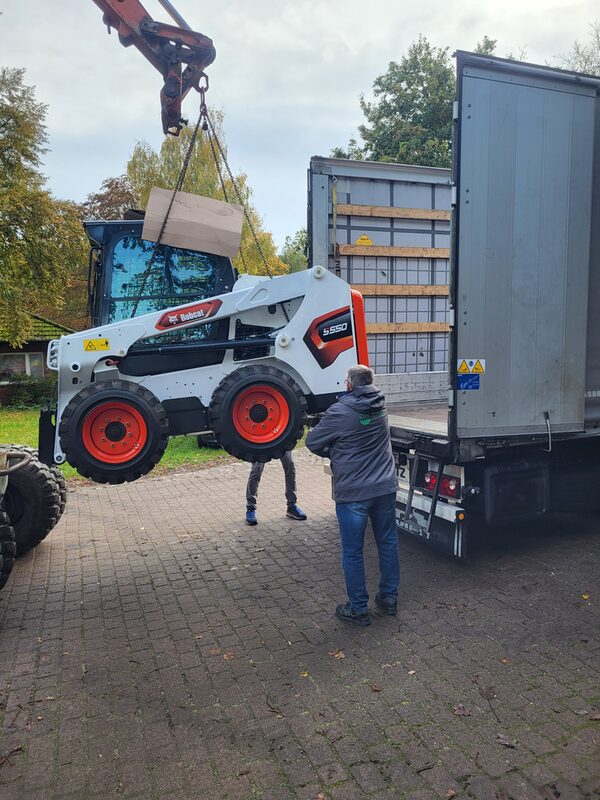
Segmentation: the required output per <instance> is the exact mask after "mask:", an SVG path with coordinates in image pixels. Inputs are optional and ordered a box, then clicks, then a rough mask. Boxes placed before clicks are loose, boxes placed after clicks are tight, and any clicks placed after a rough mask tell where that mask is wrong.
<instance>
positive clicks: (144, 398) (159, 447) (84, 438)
mask: <svg viewBox="0 0 600 800" xmlns="http://www.w3.org/2000/svg"><path fill="white" fill-rule="evenodd" d="M111 404H119V406H120V407H121V408H122V409H124V411H121V412H119V415H117V416H115V414H114V413H113V411H112V410H110V411H107V412H106V413H108V414H109V415H110V416H109V417H107V420H108V424H109V425H111V426H113V429H112V432H109V430H108V425H107V429H106V433H105V437H107V438H101V437H102V435H103V433H104V431H103V428H102V427H101V426H100V423H101V422H102V420H101V419H99V418H98V416H95V415H99V414H100V410H99V409H101V408H110V405H111ZM102 413H104V412H102ZM120 414H122V415H123V421H121V416H120ZM111 417H114V419H111ZM127 420H132V422H128V421H127ZM136 420H137V421H138V422H136ZM126 425H127V426H132V431H133V432H132V431H129V432H128V431H127V428H126V427H125V426H126ZM142 427H143V428H145V430H144V431H143V432H141V431H142ZM58 435H59V437H60V445H61V448H62V450H63V452H64V454H65V456H66V459H67V461H68V462H69V464H71V466H72V467H74V468H75V469H76V470H77V471H78V472H79V474H80V475H83V476H84V477H86V478H91V479H92V480H93V481H96V483H113V484H115V483H124V482H125V481H135V480H137V479H138V478H140V477H141V476H142V475H145V474H146V473H147V472H150V470H151V469H153V468H154V467H155V466H156V464H158V462H159V461H160V459H161V458H162V455H163V453H164V452H165V449H166V447H167V444H168V441H169V420H168V418H167V413H166V411H165V409H164V407H163V405H162V403H160V401H159V400H158V398H157V397H155V395H153V394H152V392H149V391H148V389H145V388H144V387H143V386H140V385H139V384H137V383H133V382H132V381H121V380H114V381H105V382H102V383H94V384H92V385H91V386H87V387H86V388H85V389H83V390H82V391H81V392H79V394H76V395H75V397H73V398H72V399H71V400H70V402H69V403H68V405H67V407H66V408H65V410H64V411H63V414H62V417H61V420H60V425H59V427H58ZM130 435H131V436H133V439H132V440H131V441H129V440H128V439H127V438H126V437H127V436H130ZM121 445H123V446H124V447H129V449H128V450H126V451H123V456H124V458H123V459H122V460H121V461H119V462H117V463H115V462H110V461H109V459H110V458H111V457H113V456H114V455H115V454H116V456H117V457H118V458H120V456H119V453H118V450H117V446H119V447H120V446H121ZM100 448H104V449H107V450H110V449H111V448H112V449H114V453H113V452H108V454H105V452H104V451H103V450H101V449H100ZM104 459H106V460H104Z"/></svg>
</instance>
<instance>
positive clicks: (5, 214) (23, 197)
mask: <svg viewBox="0 0 600 800" xmlns="http://www.w3.org/2000/svg"><path fill="white" fill-rule="evenodd" d="M24 77H25V71H24V70H23V69H8V68H1V69H0V324H1V325H2V327H3V329H4V330H6V331H7V338H8V341H9V342H10V343H11V344H12V345H14V346H19V345H20V344H22V343H23V342H24V341H26V339H27V335H28V333H30V330H31V320H30V317H29V315H28V313H27V312H28V311H38V310H41V309H47V308H48V307H53V308H55V309H58V308H60V307H61V305H62V303H63V301H64V296H65V291H66V289H67V288H68V286H69V279H70V276H71V274H72V273H73V272H75V271H76V270H77V268H78V267H80V265H81V263H82V262H83V263H85V250H86V248H85V241H84V234H83V231H82V230H81V226H80V224H79V209H78V207H77V206H76V205H75V204H74V203H69V202H67V201H62V200H56V199H55V198H54V197H52V195H51V194H50V192H48V191H47V190H46V189H45V188H44V183H45V178H44V177H43V176H42V175H41V173H40V172H39V167H40V162H41V157H42V155H43V153H44V152H45V151H46V148H45V145H46V141H47V136H46V127H45V115H46V106H44V105H43V104H42V103H38V102H36V100H35V92H34V89H33V87H31V86H26V85H25V83H24Z"/></svg>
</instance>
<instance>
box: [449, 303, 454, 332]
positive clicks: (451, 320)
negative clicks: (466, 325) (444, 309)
mask: <svg viewBox="0 0 600 800" xmlns="http://www.w3.org/2000/svg"><path fill="white" fill-rule="evenodd" d="M448 325H450V327H451V328H453V327H454V309H453V308H449V309H448Z"/></svg>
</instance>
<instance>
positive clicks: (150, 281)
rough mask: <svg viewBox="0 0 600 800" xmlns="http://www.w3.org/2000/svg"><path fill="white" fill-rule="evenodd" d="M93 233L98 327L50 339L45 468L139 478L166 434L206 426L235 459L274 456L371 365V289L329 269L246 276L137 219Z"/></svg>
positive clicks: (43, 422)
mask: <svg viewBox="0 0 600 800" xmlns="http://www.w3.org/2000/svg"><path fill="white" fill-rule="evenodd" d="M86 230H87V234H88V237H89V239H90V243H91V245H92V248H91V257H90V306H91V313H92V319H93V321H94V322H95V323H96V327H93V328H91V329H90V330H86V331H83V332H81V333H75V334H71V335H69V336H63V337H62V338H61V339H59V340H55V341H53V342H51V343H50V345H49V348H48V367H49V368H50V369H52V370H56V371H57V372H58V398H57V404H56V408H48V409H45V410H44V411H42V415H41V419H40V443H39V451H40V458H41V459H42V460H43V461H45V463H47V464H62V463H64V462H65V461H68V462H69V463H70V464H71V465H72V466H73V467H75V468H76V469H77V470H78V472H79V473H80V474H81V475H84V476H86V477H88V478H91V479H92V480H94V481H97V482H101V483H122V482H123V481H133V480H136V479H137V478H139V477H140V476H141V475H144V474H145V473H147V472H149V471H150V470H151V469H152V468H153V467H154V466H155V465H156V464H157V463H158V461H159V460H160V458H161V456H162V454H163V452H164V450H165V448H166V446H167V442H168V438H169V436H174V435H181V434H187V433H199V432H202V431H207V430H211V431H213V432H214V434H215V436H216V438H217V440H218V441H219V443H220V444H221V446H222V447H224V448H225V450H227V451H228V452H229V453H231V454H232V455H234V456H236V457H237V458H240V459H243V460H245V461H263V462H264V461H269V460H270V459H272V458H279V457H281V455H283V453H284V452H285V451H287V450H290V449H291V448H292V447H293V446H294V445H295V443H296V442H297V440H298V439H299V438H300V437H301V435H302V432H303V428H304V425H305V424H306V423H307V421H308V418H309V417H310V416H311V415H316V414H318V413H319V412H322V411H324V410H325V409H326V408H327V407H328V406H329V405H330V404H331V403H332V402H333V401H334V400H335V398H336V397H337V395H338V394H339V393H340V392H341V391H343V389H344V377H345V373H346V370H347V369H348V367H350V366H352V365H353V364H356V363H357V362H361V363H365V364H366V363H368V353H367V338H366V326H365V321H364V305H363V301H362V297H361V295H360V294H359V293H358V292H356V291H353V290H351V288H350V286H349V285H348V284H347V283H346V282H345V281H343V280H341V279H340V278H337V277H335V276H334V275H333V274H332V273H330V272H328V271H327V270H326V269H324V268H323V267H320V266H315V267H313V268H312V269H307V270H304V271H302V272H296V273H293V274H290V275H284V276H279V277H275V278H268V277H262V276H253V275H241V276H238V275H237V274H236V272H235V270H234V268H233V266H232V264H231V261H230V260H229V259H227V258H224V257H222V256H215V255H211V254H208V253H199V252H196V251H192V250H185V249H182V248H176V247H171V246H167V245H156V244H155V243H153V242H147V241H145V240H143V239H142V238H141V230H142V222H141V221H140V220H130V221H119V222H90V223H86ZM132 314H136V316H132Z"/></svg>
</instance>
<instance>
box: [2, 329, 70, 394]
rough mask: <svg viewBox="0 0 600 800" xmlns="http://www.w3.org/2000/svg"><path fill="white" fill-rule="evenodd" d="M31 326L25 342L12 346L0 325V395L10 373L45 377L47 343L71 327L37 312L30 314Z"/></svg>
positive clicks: (46, 372)
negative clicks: (19, 345)
mask: <svg viewBox="0 0 600 800" xmlns="http://www.w3.org/2000/svg"><path fill="white" fill-rule="evenodd" d="M30 317H31V320H32V323H33V328H32V332H31V335H30V336H29V339H28V341H27V342H25V343H24V344H23V345H22V346H21V347H12V345H10V344H9V343H8V342H7V341H6V333H5V332H4V331H3V330H2V326H0V397H1V394H2V386H3V385H4V386H6V385H7V384H8V382H9V381H8V379H9V377H10V376H11V375H29V376H31V377H32V378H45V377H46V376H47V375H48V372H49V371H48V368H47V366H46V354H47V352H48V343H49V342H51V341H52V339H59V338H60V337H61V336H64V335H65V334H67V333H73V332H74V331H73V330H72V329H71V328H66V327H65V326H64V325H59V324H58V323H57V322H52V321H51V320H49V319H44V317H40V316H38V315H37V314H30Z"/></svg>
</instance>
